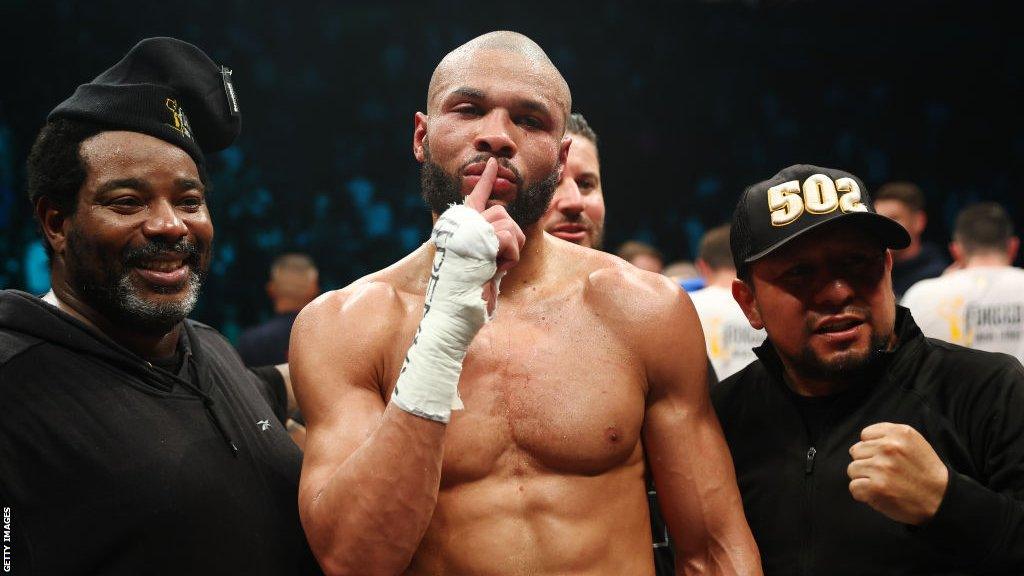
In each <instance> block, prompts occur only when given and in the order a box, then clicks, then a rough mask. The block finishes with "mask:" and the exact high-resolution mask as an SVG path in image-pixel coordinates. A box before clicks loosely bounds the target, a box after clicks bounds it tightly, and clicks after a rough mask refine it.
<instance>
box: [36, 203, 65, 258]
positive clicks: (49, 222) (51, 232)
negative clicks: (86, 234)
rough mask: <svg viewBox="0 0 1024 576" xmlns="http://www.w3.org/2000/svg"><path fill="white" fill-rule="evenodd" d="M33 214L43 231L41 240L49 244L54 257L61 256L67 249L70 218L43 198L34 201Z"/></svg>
mask: <svg viewBox="0 0 1024 576" xmlns="http://www.w3.org/2000/svg"><path fill="white" fill-rule="evenodd" d="M35 212H36V220H37V221H38V222H39V228H40V229H41V230H42V231H43V239H44V240H45V241H46V242H48V243H49V244H50V248H53V253H54V254H55V255H60V256H63V255H64V250H65V249H66V248H67V236H68V232H69V230H70V226H71V220H70V218H69V217H68V216H67V215H66V214H64V213H63V212H61V211H60V210H58V209H57V207H56V206H54V205H53V202H51V201H50V199H49V198H47V197H45V196H44V197H42V198H40V199H38V200H36V206H35Z"/></svg>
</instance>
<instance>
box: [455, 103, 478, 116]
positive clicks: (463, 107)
mask: <svg viewBox="0 0 1024 576" xmlns="http://www.w3.org/2000/svg"><path fill="white" fill-rule="evenodd" d="M453 111H454V112H455V113H456V114H461V115H463V116H480V115H481V111H480V108H479V107H478V106H474V105H473V104H460V105H459V106H456V107H455V108H454V109H453Z"/></svg>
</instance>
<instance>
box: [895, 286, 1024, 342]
mask: <svg viewBox="0 0 1024 576" xmlns="http://www.w3.org/2000/svg"><path fill="white" fill-rule="evenodd" d="M900 303H901V304H903V305H904V306H906V307H907V308H910V313H911V314H913V315H914V321H916V322H917V325H918V326H920V327H921V331H922V332H924V335H925V336H929V337H931V338H938V339H940V340H945V341H947V342H952V343H954V344H960V345H961V346H967V347H970V348H977V349H978V350H987V351H989V352H1003V353H1006V354H1011V355H1013V356H1016V357H1017V359H1018V360H1020V361H1021V362H1024V270H1021V269H1019V268H1013V267H1010V266H979V267H975V268H966V269H964V270H957V271H956V272H950V273H949V274H945V275H943V276H939V277H938V278H930V279H928V280H922V281H920V282H918V283H917V284H914V285H913V286H911V287H910V289H909V290H907V293H906V294H904V295H903V300H902V301H901V302H900Z"/></svg>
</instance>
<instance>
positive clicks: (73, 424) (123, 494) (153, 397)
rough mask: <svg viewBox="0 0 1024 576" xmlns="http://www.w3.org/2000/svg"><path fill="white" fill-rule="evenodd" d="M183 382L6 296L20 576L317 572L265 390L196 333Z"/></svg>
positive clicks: (3, 317) (289, 448)
mask: <svg viewBox="0 0 1024 576" xmlns="http://www.w3.org/2000/svg"><path fill="white" fill-rule="evenodd" d="M183 335H184V338H183V342H185V343H187V347H186V352H185V358H186V360H185V362H184V363H183V368H182V370H186V369H187V370H189V371H190V372H189V373H188V378H182V377H179V375H177V374H172V373H171V372H168V371H165V370H162V369H160V368H156V367H153V366H152V365H150V364H149V363H148V362H146V361H145V360H143V359H142V358H140V357H138V356H137V355H135V354H133V353H132V352H130V351H128V350H126V349H125V348H123V347H121V346H119V345H118V344H116V343H114V342H113V341H111V340H109V339H107V338H105V337H103V336H101V335H98V334H97V333H95V332H94V331H92V330H90V329H88V328H87V327H85V326H84V325H83V324H82V323H81V322H79V321H77V320H76V319H74V318H72V317H71V316H69V315H67V314H65V313H63V312H60V311H59V310H57V309H56V308H55V307H53V306H50V305H48V304H46V303H44V302H42V301H41V300H39V299H38V298H35V297H33V296H31V295H29V294H25V293H22V292H16V291H12V290H6V291H2V292H0V506H2V507H3V509H4V511H5V513H6V514H5V516H6V515H9V518H10V528H9V530H10V535H11V536H12V542H11V543H10V546H12V549H11V550H10V559H11V562H12V571H13V573H15V574H37V575H50V574H62V575H63V574H125V575H137V574H246V575H255V574H266V575H271V574H275V575H277V574H307V573H315V572H317V569H316V566H315V561H314V560H313V558H312V555H311V554H310V552H309V548H308V546H307V544H306V542H305V539H304V537H303V533H302V529H301V526H300V524H299V518H298V511H297V505H296V501H297V489H298V476H299V466H300V460H301V455H300V453H299V451H298V449H297V448H296V447H295V446H294V444H293V443H292V442H291V440H290V439H289V437H288V435H287V433H286V432H285V431H284V429H283V426H282V425H281V424H280V423H279V422H278V421H277V419H276V418H275V415H274V411H273V409H272V407H271V406H270V404H268V402H267V399H266V398H265V397H264V395H262V394H261V390H260V387H261V385H262V383H261V382H260V381H259V379H258V378H257V377H255V376H254V375H253V374H252V373H251V372H250V371H248V370H247V369H246V368H245V366H243V365H242V362H241V360H240V359H239V358H238V355H237V354H236V353H235V351H234V349H233V348H232V347H231V346H230V344H228V343H227V341H225V340H224V338H223V337H221V336H220V335H219V334H218V333H217V332H216V331H215V330H213V329H212V328H209V327H208V326H204V325H202V324H199V323H197V322H192V321H186V322H185V329H184V330H183Z"/></svg>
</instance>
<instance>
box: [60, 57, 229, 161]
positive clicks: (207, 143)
mask: <svg viewBox="0 0 1024 576" xmlns="http://www.w3.org/2000/svg"><path fill="white" fill-rule="evenodd" d="M57 118H68V119H71V120H83V121H87V122H93V123H96V124H99V125H101V126H103V127H109V128H110V129H111V130H127V131H131V132H141V133H143V134H148V135H150V136H153V137H155V138H159V139H161V140H164V141H166V142H170V143H171V144H174V145H175V146H177V147H179V148H181V149H182V150H184V151H185V152H188V154H189V155H190V156H191V157H192V159H193V160H195V162H196V165H197V166H199V168H200V170H202V168H203V165H204V159H203V153H204V152H216V151H218V150H223V149H224V148H227V147H228V146H230V145H231V143H232V142H234V140H235V138H236V137H237V136H238V133H239V131H240V130H241V125H242V120H241V114H240V112H239V108H238V97H237V95H236V94H235V88H234V84H233V83H232V81H231V70H230V69H229V68H226V67H224V66H218V65H216V64H214V62H213V60H210V57H209V56H207V55H206V53H205V52H203V51H202V50H200V49H199V48H197V47H196V46H193V45H192V44H189V43H188V42H183V41H181V40H177V39H175V38H146V39H145V40H142V41H141V42H139V43H138V44H136V45H135V47H133V48H132V49H131V50H129V51H128V54H126V55H125V56H124V58H122V59H121V60H120V61H119V62H118V63H117V64H114V65H113V66H112V67H111V68H110V69H108V70H106V71H105V72H103V73H102V74H100V75H99V76H97V77H96V78H95V79H93V80H92V82H89V83H88V84H82V85H81V86H79V87H78V89H77V90H75V93H74V94H72V95H71V97H70V98H68V99H67V100H65V101H64V102H61V103H60V104H59V105H58V106H57V107H56V108H54V109H53V111H52V112H50V115H49V116H48V117H47V120H48V121H52V120H54V119H57Z"/></svg>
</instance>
